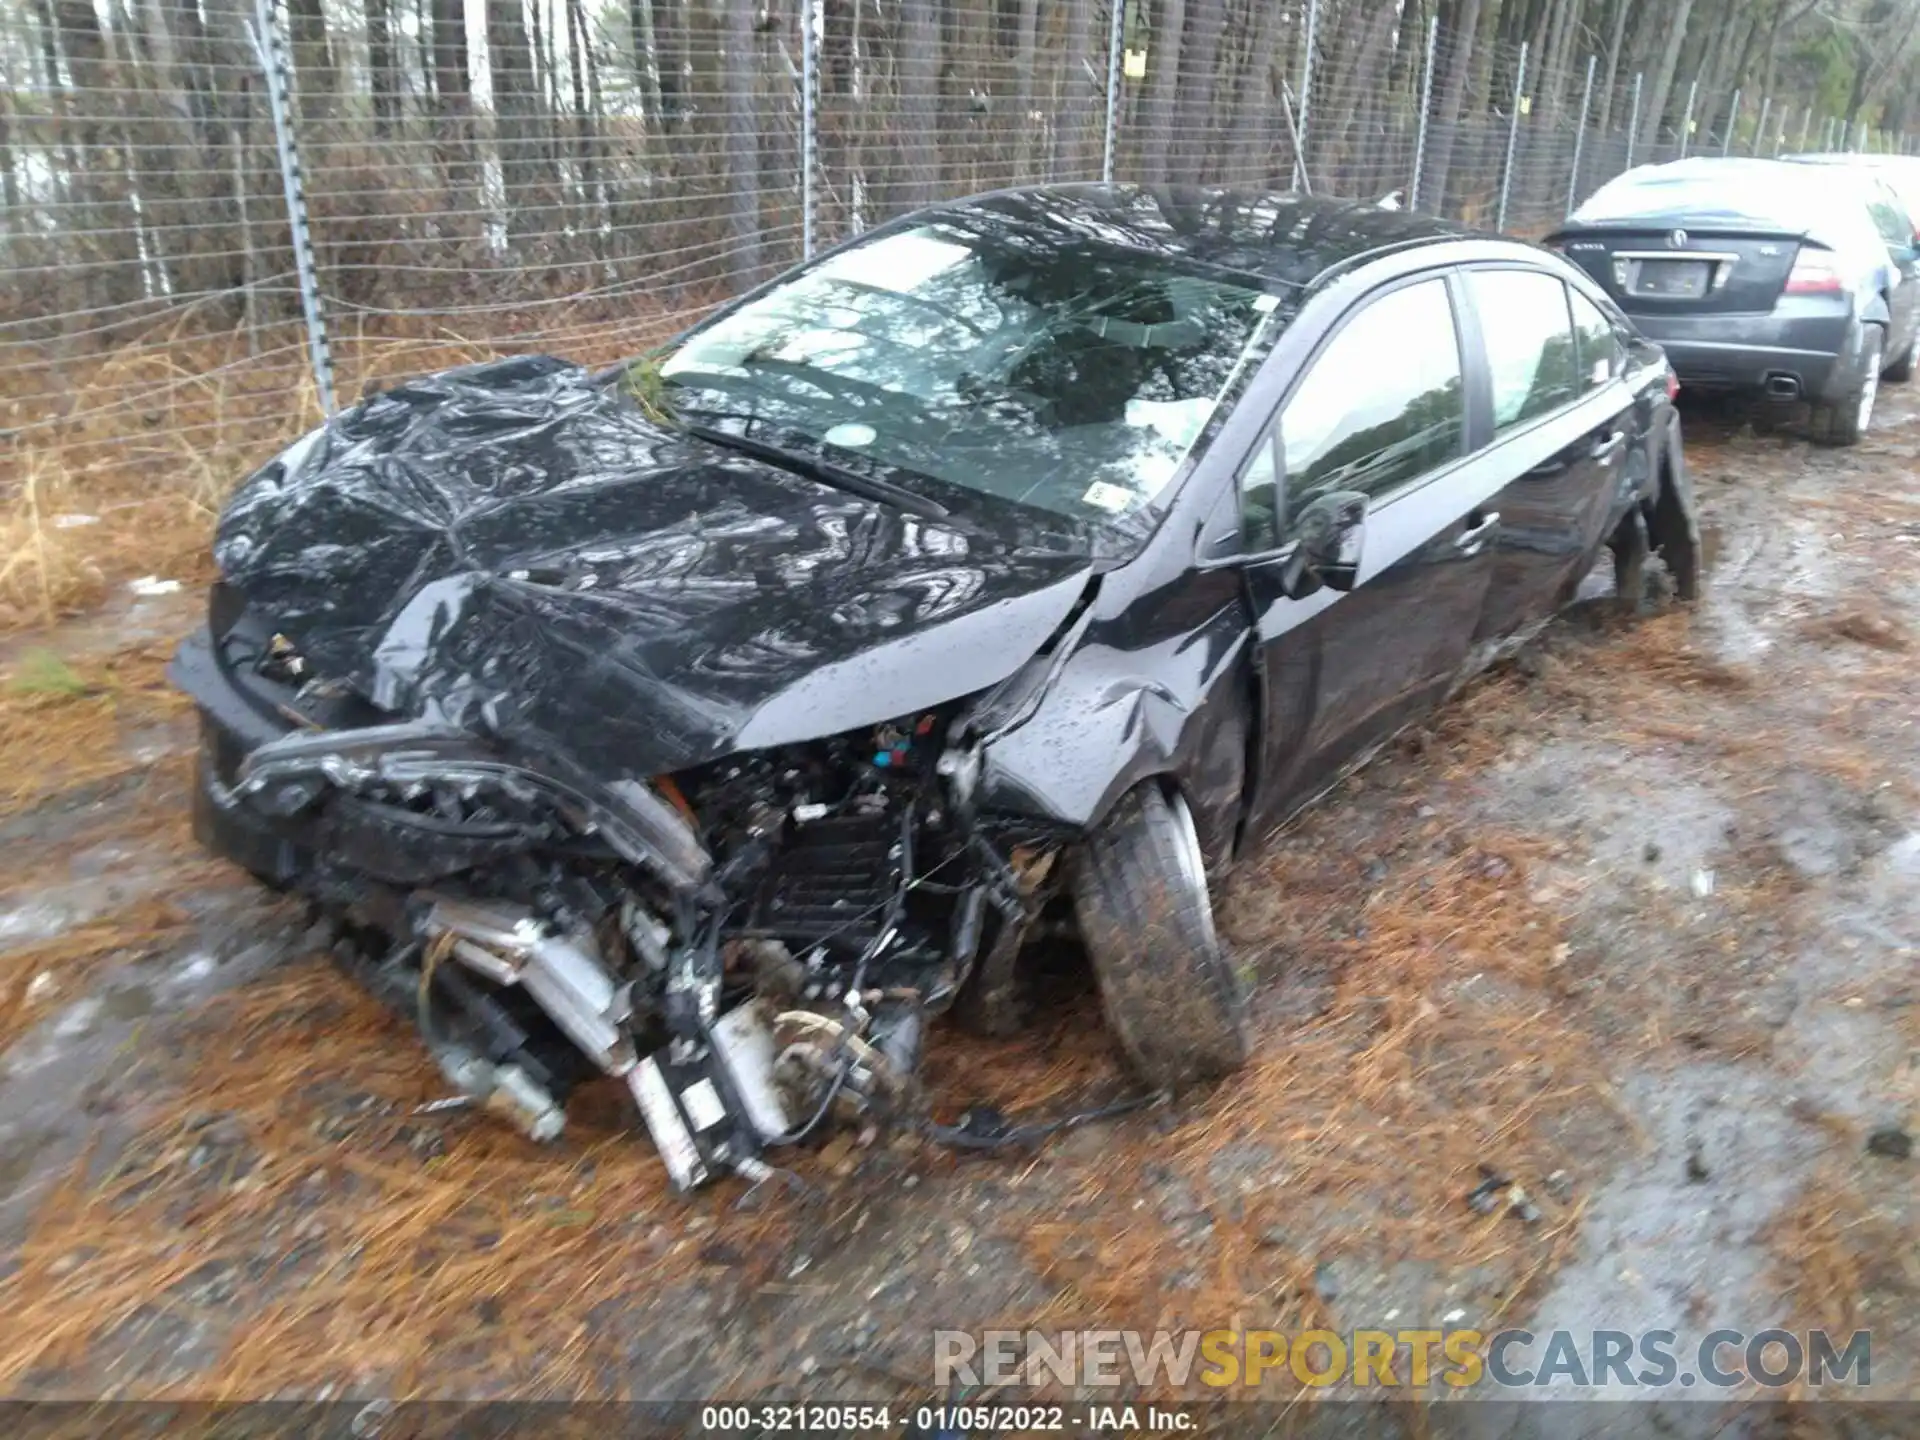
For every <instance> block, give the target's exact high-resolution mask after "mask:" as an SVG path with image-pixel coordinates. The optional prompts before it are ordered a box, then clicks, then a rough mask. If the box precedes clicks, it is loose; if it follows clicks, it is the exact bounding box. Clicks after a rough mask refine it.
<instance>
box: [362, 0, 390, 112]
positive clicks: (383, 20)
mask: <svg viewBox="0 0 1920 1440" xmlns="http://www.w3.org/2000/svg"><path fill="white" fill-rule="evenodd" d="M360 13H361V15H362V16H363V17H364V18H365V20H366V25H367V85H368V87H369V88H370V90H371V92H372V95H371V99H372V110H373V138H374V139H376V140H389V139H391V138H392V137H393V124H394V119H395V117H396V116H398V115H399V113H400V76H399V74H398V73H397V72H396V70H395V68H394V63H393V31H392V28H391V27H392V20H393V16H392V13H391V12H390V11H389V10H388V9H387V0H361V7H360Z"/></svg>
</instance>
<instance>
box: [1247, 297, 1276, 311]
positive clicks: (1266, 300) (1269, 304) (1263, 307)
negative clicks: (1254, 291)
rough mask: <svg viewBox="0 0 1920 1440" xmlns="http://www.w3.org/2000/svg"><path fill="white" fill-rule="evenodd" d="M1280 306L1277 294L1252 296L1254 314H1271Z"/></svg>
mask: <svg viewBox="0 0 1920 1440" xmlns="http://www.w3.org/2000/svg"><path fill="white" fill-rule="evenodd" d="M1279 308H1280V297H1279V296H1278V295H1256V296H1254V297H1253V310H1254V313H1255V314H1256V315H1271V314H1272V313H1273V312H1274V311H1276V310H1278V309H1279Z"/></svg>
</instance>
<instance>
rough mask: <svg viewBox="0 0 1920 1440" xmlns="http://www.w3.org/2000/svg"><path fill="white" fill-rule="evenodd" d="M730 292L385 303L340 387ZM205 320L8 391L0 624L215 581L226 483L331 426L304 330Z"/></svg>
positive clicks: (347, 340)
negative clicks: (270, 338) (400, 307)
mask: <svg viewBox="0 0 1920 1440" xmlns="http://www.w3.org/2000/svg"><path fill="white" fill-rule="evenodd" d="M719 298H720V296H719V294H718V293H717V292H716V293H714V294H711V295H700V294H692V295H688V296H686V297H684V300H685V303H684V305H681V306H676V307H675V308H673V309H664V308H661V307H660V306H658V305H657V304H655V305H651V306H649V305H648V304H646V303H640V304H634V305H629V306H628V307H626V308H625V309H623V310H620V311H617V312H608V311H605V310H600V311H595V310H590V309H588V308H585V307H580V308H577V309H563V310H562V311H561V312H560V313H558V314H556V313H555V312H554V311H553V310H551V309H547V310H542V311H533V312H528V313H526V314H520V313H516V312H512V311H507V312H501V313H497V314H491V315H487V316H484V317H481V318H480V322H479V323H469V319H470V317H463V319H462V321H461V322H460V323H458V324H450V323H445V322H441V321H437V320H433V319H431V318H427V317H419V318H405V317H400V318H394V317H389V318H385V319H383V320H381V321H380V322H379V324H378V327H377V328H375V327H373V326H369V325H368V324H367V323H366V322H365V321H364V319H362V318H360V317H355V318H354V319H352V320H351V321H349V322H347V323H345V324H343V325H339V326H337V327H336V333H335V335H334V344H333V354H334V363H335V371H336V380H335V391H336V395H337V397H338V400H339V403H340V404H342V405H346V404H351V403H352V402H353V401H354V400H356V399H357V398H359V397H360V396H361V395H362V394H363V393H364V392H365V391H366V390H367V388H368V387H369V386H382V385H387V384H391V383H393V382H394V381H397V380H400V379H404V378H406V377H409V376H414V375H420V374H425V373H428V372H431V371H435V370H441V369H446V368H448V367H450V366H454V365H464V364H470V363H473V362H475V361H478V360H483V359H487V358H489V357H491V356H495V355H499V354H504V353H516V352H525V351H528V350H551V351H553V353H556V354H561V355H565V356H567V357H568V358H570V359H575V360H579V361H580V362H582V363H583V364H588V365H601V364H608V363H611V362H612V361H614V360H617V359H619V358H620V357H622V356H625V355H632V354H635V353H637V352H639V351H641V350H644V349H646V348H647V347H648V346H650V345H653V344H656V343H658V342H659V341H660V340H662V339H664V338H666V337H667V336H668V335H670V334H671V333H672V332H673V331H674V330H676V329H678V328H679V327H680V326H682V325H684V324H685V323H687V322H688V321H689V320H690V319H691V318H692V317H693V316H695V315H697V314H698V313H700V312H701V311H702V310H704V309H706V308H708V307H710V306H711V305H712V304H713V303H715V302H717V300H718V299H719ZM193 319H194V317H192V316H186V317H179V318H176V319H174V320H171V321H169V322H168V323H167V324H166V325H164V326H157V327H155V329H154V330H153V331H152V332H151V333H148V334H142V335H137V336H134V337H131V339H130V340H129V341H128V343H126V344H125V345H123V346H121V347H119V348H118V349H115V350H112V351H109V352H106V353H105V354H102V355H95V356H89V357H83V358H77V359H73V360H71V361H68V362H66V363H63V364H61V365H59V366H57V367H51V368H49V370H48V371H47V372H46V375H45V376H44V377H42V379H41V381H40V382H38V383H40V384H41V385H43V386H49V385H52V384H53V380H54V379H55V378H57V379H58V381H59V383H58V385H57V387H55V388H54V389H52V390H47V389H43V390H42V392H41V393H40V394H38V395H36V396H34V397H29V398H28V399H26V400H22V401H15V402H12V403H7V402H5V401H0V417H4V419H5V421H6V423H7V424H8V425H9V426H10V427H13V428H14V429H15V430H16V433H15V434H14V435H13V437H12V439H11V442H10V443H9V444H8V445H7V446H6V447H5V448H0V633H5V632H6V631H8V630H10V629H19V628H23V627H28V626H35V625H47V624H51V623H52V622H53V621H54V620H56V619H57V618H59V617H60V616H62V615H70V614H73V613H76V612H78V611H81V610H84V609H87V608H90V607H92V606H95V605H98V604H99V603H100V602H101V601H102V600H103V599H104V598H105V597H106V595H107V594H108V593H109V592H110V591H112V590H113V589H114V588H115V587H117V586H120V585H123V584H124V583H125V582H126V581H128V580H129V579H132V578H134V577H137V576H141V575H159V576H163V577H166V578H170V579H178V580H181V581H183V582H185V583H188V584H199V583H202V582H203V581H204V580H206V579H207V578H208V575H209V571H208V564H207V560H206V557H205V552H206V547H207V540H208V536H209V535H210V533H211V530H212V524H213V520H214V516H215V514H216V513H217V511H218V508H219V506H220V504H221V502H222V501H223V500H224V499H225V497H226V495H227V494H228V492H229V491H231V489H232V488H233V486H234V485H235V484H236V483H238V482H239V480H240V479H241V478H243V477H244V475H245V474H246V473H247V472H248V471H249V470H251V469H252V468H253V467H254V466H257V465H259V464H260V463H262V462H263V461H265V460H266V459H267V458H269V457H270V456H272V455H273V454H274V453H275V452H276V451H278V450H280V449H281V448H283V447H284V446H285V445H287V444H288V443H290V442H291V441H292V440H293V439H294V438H296V437H297V436H298V435H300V434H301V433H302V432H304V431H306V430H308V429H310V428H311V427H312V426H314V425H316V424H318V423H319V421H320V419H321V410H320V406H319V402H318V400H317V398H316V395H315V391H314V388H313V384H312V379H311V376H310V375H309V373H308V371H307V369H306V360H305V352H304V348H303V347H302V345H301V344H300V343H299V341H298V337H297V336H296V335H293V334H291V333H290V332H288V333H282V331H279V330H276V331H275V332H274V333H275V335H276V337H277V340H276V343H274V344H271V345H268V346H266V347H264V348H254V347H250V346H249V343H248V338H247V336H246V334H245V333H244V332H243V331H241V330H238V329H236V330H231V331H224V332H220V333H214V334H209V333H205V332H204V331H203V330H200V329H197V328H195V326H194V324H193ZM63 517H66V518H64V519H63ZM72 517H90V519H89V520H88V522H87V523H80V524H75V523H73V520H72Z"/></svg>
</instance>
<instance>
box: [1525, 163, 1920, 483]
mask: <svg viewBox="0 0 1920 1440" xmlns="http://www.w3.org/2000/svg"><path fill="white" fill-rule="evenodd" d="M1547 243H1548V244H1549V245H1550V246H1551V247H1553V248H1554V249H1557V250H1559V251H1560V252H1561V253H1562V254H1564V255H1566V257H1567V258H1568V259H1569V260H1571V261H1573V262H1574V264H1576V265H1578V266H1579V267H1580V268H1581V269H1582V270H1584V271H1585V272H1586V273H1587V274H1588V275H1590V276H1591V277H1592V278H1593V279H1594V280H1595V281H1596V282H1597V283H1598V284H1600V285H1601V286H1602V287H1603V288H1604V289H1605V290H1606V293H1607V295H1608V296H1609V298H1611V299H1612V300H1613V301H1614V302H1615V303H1616V304H1618V305H1619V306H1620V307H1621V309H1623V310H1624V311H1625V312H1626V313H1627V314H1628V315H1629V316H1631V317H1632V319H1633V321H1634V323H1635V325H1637V326H1638V327H1639V329H1640V330H1641V331H1642V332H1643V333H1644V334H1646V335H1647V336H1648V337H1649V338H1651V339H1653V340H1655V341H1657V342H1658V343H1659V344H1660V345H1661V346H1662V347H1663V348H1664V349H1665V350H1666V352H1667V358H1668V360H1669V361H1670V362H1671V363H1672V365H1673V368H1674V371H1675V373H1676V374H1677V375H1678V376H1679V377H1680V380H1681V383H1682V384H1684V385H1687V386H1690V387H1695V388H1698V389H1703V390H1731V391H1742V392H1747V393H1750V394H1756V395H1760V396H1763V397H1765V398H1766V399H1767V400H1769V401H1772V402H1776V403H1778V402H1798V401H1805V402H1807V403H1808V405H1809V406H1810V407H1811V421H1812V431H1813V434H1814V436H1815V438H1816V439H1820V440H1824V441H1827V442H1829V443H1832V444H1837V445H1851V444H1853V443H1855V442H1856V441H1858V440H1859V439H1860V437H1861V435H1862V434H1864V433H1865V432H1866V430H1867V427H1868V426H1869V425H1870V424H1871V423H1872V418H1873V406H1874V400H1875V398H1876V396H1877V395H1878V393H1879V385H1880V378H1881V376H1882V375H1883V374H1884V375H1885V376H1886V378H1888V379H1890V380H1895V381H1903V380H1907V379H1909V378H1911V377H1912V375H1913V370H1914V365H1915V362H1916V359H1920V248H1917V247H1916V243H1915V234H1914V227H1913V222H1912V220H1911V218H1910V217H1909V216H1908V214H1907V211H1906V209H1905V207H1904V206H1902V205H1901V204H1900V202H1899V200H1898V197H1896V196H1895V195H1893V193H1892V192H1891V191H1890V190H1888V189H1887V187H1886V186H1885V185H1883V184H1881V183H1880V182H1878V181H1877V180H1875V179H1874V178H1873V177H1872V176H1871V175H1867V174H1865V173H1863V172H1859V171H1853V170H1847V169H1843V168H1841V167H1827V166H1817V165H1801V164H1793V163H1790V162H1787V161H1781V160H1750V159H1733V158H1720V157H1696V158H1694V159H1690V160H1680V161H1676V162H1673V163H1671V164H1666V165H1647V166H1642V167H1640V168H1637V169H1634V170H1630V171H1628V172H1627V173H1626V174H1624V175H1621V176H1619V177H1618V178H1617V179H1614V180H1611V181H1609V182H1608V183H1607V184H1605V185H1603V186H1602V187H1601V188H1600V189H1599V190H1598V191H1596V192H1595V193H1594V195H1593V196H1592V198H1591V199H1589V200H1588V201H1587V202H1586V203H1585V204H1584V205H1582V206H1581V207H1580V208H1579V209H1578V210H1576V211H1575V212H1574V213H1573V214H1572V215H1571V216H1570V217H1568V220H1567V222H1566V224H1565V225H1563V226H1562V227H1561V228H1560V229H1559V230H1557V231H1556V232H1555V233H1554V234H1552V235H1550V236H1549V237H1548V238H1547Z"/></svg>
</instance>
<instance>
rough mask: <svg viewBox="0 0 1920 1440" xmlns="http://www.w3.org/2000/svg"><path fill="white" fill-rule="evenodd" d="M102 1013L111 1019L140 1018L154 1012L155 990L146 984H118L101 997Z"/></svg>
mask: <svg viewBox="0 0 1920 1440" xmlns="http://www.w3.org/2000/svg"><path fill="white" fill-rule="evenodd" d="M100 1013H101V1014H102V1015H104V1016H105V1017H106V1018H107V1019H109V1020H139V1019H142V1018H144V1017H145V1016H148V1015H151V1014H152V1013H153V991H152V990H151V989H149V988H148V987H147V986H145V985H122V986H117V987H115V988H114V989H112V990H109V991H107V993H106V994H104V995H102V996H101V997H100Z"/></svg>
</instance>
